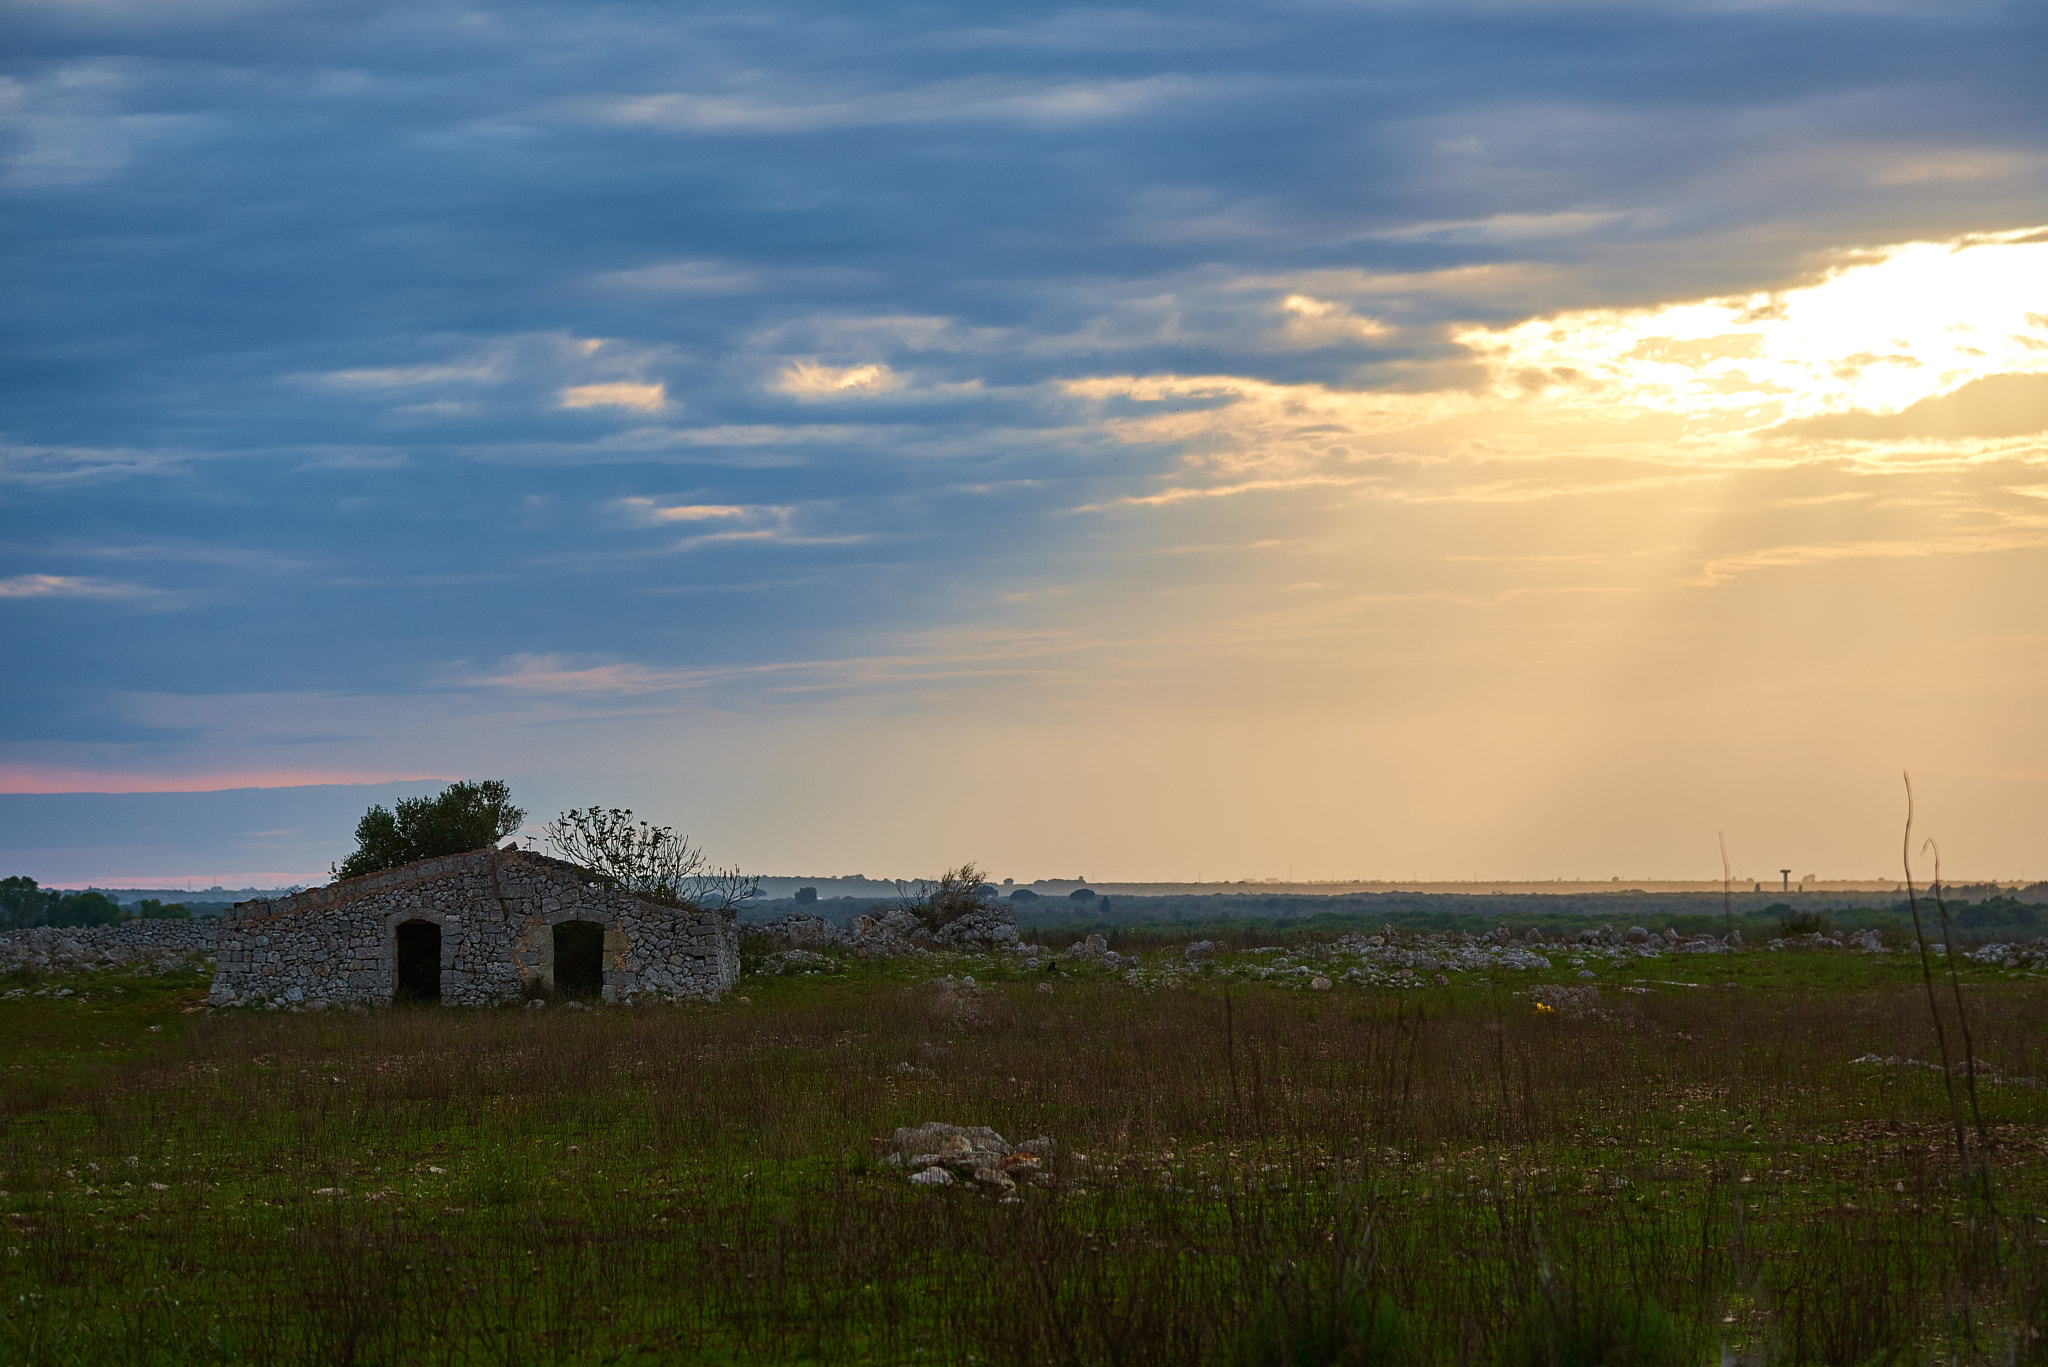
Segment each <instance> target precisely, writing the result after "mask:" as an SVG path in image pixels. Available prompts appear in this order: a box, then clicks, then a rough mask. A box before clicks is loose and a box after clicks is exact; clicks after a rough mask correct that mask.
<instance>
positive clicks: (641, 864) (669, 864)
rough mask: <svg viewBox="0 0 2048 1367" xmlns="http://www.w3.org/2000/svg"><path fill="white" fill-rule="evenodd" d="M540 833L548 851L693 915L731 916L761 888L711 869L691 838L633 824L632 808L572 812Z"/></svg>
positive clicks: (736, 873)
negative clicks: (694, 913)
mask: <svg viewBox="0 0 2048 1367" xmlns="http://www.w3.org/2000/svg"><path fill="white" fill-rule="evenodd" d="M542 829H543V830H544V831H545V832H546V833H547V841H548V848H549V849H551V850H553V851H554V852H555V853H556V854H557V855H559V856H560V857H561V858H563V859H566V860H568V861H569V862H570V863H572V864H575V865H577V866H579V867H581V868H585V869H588V870H589V871H590V872H592V873H594V874H596V875H597V876H598V877H600V878H602V879H604V880H605V881H606V882H609V883H615V884H617V885H618V886H619V887H622V888H624V889H625V890H626V891H628V892H631V893H636V894H638V895H639V896H641V897H651V898H653V899H655V900H656V901H661V902H670V903H673V904H674V905H676V906H679V907H687V908H689V909H690V910H692V911H724V912H729V911H732V910H734V909H735V908H737V907H738V906H739V904H740V903H742V902H744V901H746V900H747V899H748V898H749V897H752V896H753V895H754V892H755V889H756V888H758V887H759V886H760V882H761V880H760V879H759V878H755V877H750V876H748V875H745V874H742V873H741V872H740V871H739V869H737V868H719V867H717V866H716V865H714V864H712V863H711V861H710V860H708V859H706V858H705V857H704V851H703V850H702V849H701V848H699V847H698V846H696V845H694V844H692V843H691V842H690V838H689V837H688V836H687V835H681V834H678V833H677V832H675V831H673V830H670V829H669V828H668V827H667V826H656V825H653V824H651V823H649V822H645V821H635V820H634V819H633V813H632V810H631V809H630V808H622V807H585V808H580V809H579V808H571V809H570V810H569V811H566V812H564V813H562V814H561V815H560V816H559V817H557V818H555V819H554V820H553V821H551V822H549V823H548V824H547V825H546V826H544V827H542Z"/></svg>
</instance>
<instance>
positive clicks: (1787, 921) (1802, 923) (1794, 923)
mask: <svg viewBox="0 0 2048 1367" xmlns="http://www.w3.org/2000/svg"><path fill="white" fill-rule="evenodd" d="M1827 933H1828V917H1827V913H1826V912H1824V911H1794V910H1793V909H1792V908H1791V907H1782V909H1780V910H1779V912H1778V934H1780V935H1782V936H1785V937H1787V938H1790V937H1791V936H1794V935H1825V934H1827Z"/></svg>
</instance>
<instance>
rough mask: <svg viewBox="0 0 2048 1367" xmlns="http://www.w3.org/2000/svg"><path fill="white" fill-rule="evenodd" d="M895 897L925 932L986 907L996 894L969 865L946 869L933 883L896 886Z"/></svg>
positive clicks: (977, 870)
mask: <svg viewBox="0 0 2048 1367" xmlns="http://www.w3.org/2000/svg"><path fill="white" fill-rule="evenodd" d="M896 897H897V900H898V901H899V902H900V903H901V904H902V906H903V909H904V910H905V911H907V912H909V913H910V914H911V915H912V916H915V917H916V918H917V919H918V920H920V921H922V922H924V925H925V929H927V930H939V929H942V928H944V927H946V926H949V925H951V924H953V922H955V921H957V920H959V919H960V918H961V917H963V916H969V915H972V914H973V913H975V912H977V911H980V910H982V909H983V908H985V907H987V906H988V904H989V903H990V902H992V901H994V900H995V897H996V890H995V889H994V888H993V887H991V886H990V885H989V881H988V878H987V876H986V875H984V874H983V873H982V871H981V870H980V869H978V868H976V867H975V866H974V864H973V863H972V862H969V863H966V864H962V865H961V866H960V867H959V868H957V869H947V870H946V871H945V872H944V873H942V874H940V875H939V876H938V879H937V880H936V881H934V882H929V883H927V882H925V881H924V880H923V879H919V880H918V881H917V882H915V883H898V884H897V885H896Z"/></svg>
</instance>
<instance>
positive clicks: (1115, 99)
mask: <svg viewBox="0 0 2048 1367" xmlns="http://www.w3.org/2000/svg"><path fill="white" fill-rule="evenodd" d="M1199 89H1201V87H1200V85H1199V84H1198V83H1197V82H1194V81H1191V80H1189V79H1186V78H1183V77H1178V76H1146V77H1140V78H1137V79H1129V80H1114V79H1112V80H1095V81H1086V80H1065V81H1054V82H1039V81H1027V80H1016V79H1006V78H1001V77H993V76H976V77H964V78H961V79H959V80H953V81H940V82H935V83H932V84H928V85H920V86H914V87H911V88H908V89H903V90H890V91H877V92H872V93H867V94H859V95H848V96H846V97H843V98H840V99H836V100H787V101H785V100H777V99H775V98H774V97H773V96H766V97H764V96H758V95H747V94H699V93H694V92H681V91H677V92H664V93H659V94H650V95H634V96H626V97H622V98H619V99H614V100H609V101H605V102H603V103H601V104H599V105H597V106H596V109H595V112H596V113H597V114H598V116H599V117H601V118H604V119H606V120H608V121H610V122H614V123H622V124H639V125H645V126H647V127H652V128H660V129H665V130H670V131H674V132H690V133H753V134H792V133H815V132H820V131H823V130H826V129H837V128H865V127H876V126H883V125H889V124H916V123H931V122H936V121H940V120H949V121H950V120H961V121H967V122H988V123H1026V124H1055V125H1057V124H1072V123H1091V122H1096V121H1100V120H1104V119H1115V118H1120V117H1124V116H1126V115H1130V114H1134V113H1137V112H1139V111H1141V110H1145V109H1149V108H1151V107H1154V106H1156V105H1159V104H1161V103H1163V102H1165V101H1168V100H1174V99H1185V98H1187V97H1189V96H1190V95H1192V94H1194V93H1196V92H1197V91H1198V90H1199Z"/></svg>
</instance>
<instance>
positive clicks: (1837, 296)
mask: <svg viewBox="0 0 2048 1367" xmlns="http://www.w3.org/2000/svg"><path fill="white" fill-rule="evenodd" d="M1458 340H1459V341H1460V342H1461V343H1463V344H1464V345H1465V346H1467V347H1469V348H1471V349H1472V350H1473V351H1474V352H1476V353H1478V354H1479V355H1481V356H1483V357H1485V358H1486V359H1487V360H1488V362H1489V363H1490V364H1491V367H1492V369H1493V372H1494V379H1495V386H1496V393H1497V394H1498V395H1500V396H1502V397H1509V398H1514V397H1520V396H1522V395H1525V394H1528V393H1531V392H1540V393H1541V394H1542V395H1543V396H1544V398H1545V399H1546V400H1547V401H1549V402H1550V403H1553V404H1556V405H1559V406H1564V407H1580V408H1615V407H1629V408H1636V409H1649V410H1655V411H1659V412H1668V413H1676V414H1680V415H1683V416H1686V417H1688V418H1694V419H1700V420H1705V421H1708V422H1712V423H1715V424H1717V425H1718V424H1722V423H1726V424H1728V425H1731V426H1734V427H1738V428H1749V429H1754V428H1761V427H1763V426H1765V425H1767V424H1769V423H1772V422H1776V421H1781V420H1786V419H1802V418H1812V417H1816V416H1819V415H1821V414H1826V413H1839V412H1845V411H1849V410H1858V411H1865V412H1878V413H1887V412H1896V411H1898V410H1900V409H1903V408H1905V407H1907V406H1908V405H1910V404H1913V403H1915V402H1918V401H1920V400H1923V399H1927V398H1930V397H1933V396H1935V395H1939V394H1945V393H1947V392H1949V391H1951V390H1954V389H1956V388H1958V387H1960V386H1962V385H1964V384H1967V383H1969V382H1971V381H1973V380H1978V379H1981V378H1983V377H1985V376H1989V375H1995V374H2004V373H2014V372H2029V371H2042V370H2048V241H2044V240H2041V234H2040V233H2038V232H2027V233H2011V234H2003V235H2000V236H1997V237H1991V238H1982V239H1965V240H1964V241H1962V242H1959V243H1929V242H1918V243H1910V244H1907V245H1904V246H1899V247H1892V248H1888V249H1886V250H1884V251H1882V252H1879V253H1873V254H1871V257H1869V258H1866V259H1864V260H1861V261H1856V262H1852V263H1851V264H1848V265H1844V266H1842V267H1839V268H1837V269H1836V270H1834V271H1832V272H1830V273H1829V274H1828V276H1827V277H1826V278H1825V279H1823V280H1821V281H1820V282H1818V283H1816V284H1813V285H1809V286H1805V287H1803V288H1799V289H1792V290H1787V291H1785V292H1783V293H1782V294H1777V295H1765V294H1759V295H1751V296H1748V297H1746V298H1740V299H1719V300H1707V301H1701V302H1697V303H1688V304H1678V305H1673V306H1670V307H1667V308H1660V309H1653V310H1599V311H1588V312H1583V313H1570V314H1560V315H1557V316H1555V317H1551V318H1539V319H1533V320H1531V321H1529V322H1527V323H1523V324H1520V325H1519V326H1516V327H1513V328H1507V329H1502V330H1499V331H1492V330H1487V329H1478V328H1475V329H1471V330H1468V331H1465V332H1462V333H1460V334H1458ZM2044 426H2048V423H2044Z"/></svg>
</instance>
